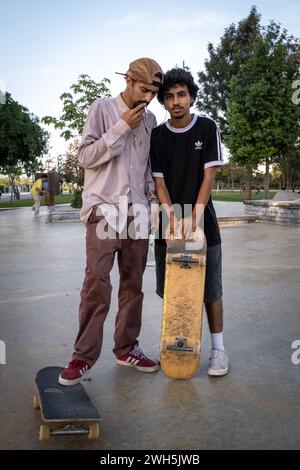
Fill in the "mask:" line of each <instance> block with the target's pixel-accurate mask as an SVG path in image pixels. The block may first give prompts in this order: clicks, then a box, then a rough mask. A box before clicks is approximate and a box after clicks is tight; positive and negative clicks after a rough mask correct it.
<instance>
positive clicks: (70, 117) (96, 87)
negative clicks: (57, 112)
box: [43, 75, 111, 140]
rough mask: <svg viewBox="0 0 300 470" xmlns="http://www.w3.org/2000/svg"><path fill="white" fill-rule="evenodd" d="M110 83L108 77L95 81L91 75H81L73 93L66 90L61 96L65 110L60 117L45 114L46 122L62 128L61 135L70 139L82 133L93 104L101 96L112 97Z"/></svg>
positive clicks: (72, 87) (73, 88)
mask: <svg viewBox="0 0 300 470" xmlns="http://www.w3.org/2000/svg"><path fill="white" fill-rule="evenodd" d="M109 84H110V80H109V79H108V78H103V80H102V81H101V82H95V81H94V80H92V79H91V78H90V77H89V75H80V76H79V78H78V81H77V83H74V84H73V85H71V87H70V89H71V91H72V93H69V92H66V93H63V94H62V95H61V96H60V100H61V101H62V103H63V112H62V115H61V116H60V117H59V118H56V117H53V116H44V117H43V122H44V123H45V124H49V125H50V124H52V125H54V128H55V129H59V130H62V132H61V134H60V136H61V137H63V138H64V139H65V140H70V139H72V138H74V137H78V135H80V134H82V130H83V126H84V123H85V120H86V117H87V113H88V110H89V108H90V106H91V104H92V103H93V102H94V101H95V100H96V99H99V98H107V97H110V96H111V94H110V90H109V88H108V87H107V85H109Z"/></svg>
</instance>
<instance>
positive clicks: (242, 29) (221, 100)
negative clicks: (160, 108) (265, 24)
mask: <svg viewBox="0 0 300 470" xmlns="http://www.w3.org/2000/svg"><path fill="white" fill-rule="evenodd" d="M260 18H261V16H260V15H259V14H258V12H257V9H256V7H255V6H253V7H252V9H251V11H250V13H249V15H248V17H247V18H245V19H243V20H241V21H240V22H239V23H238V26H236V25H234V24H231V25H230V26H229V27H228V28H226V29H225V33H224V35H223V36H222V37H221V40H220V44H219V45H217V46H216V47H215V46H214V45H213V44H212V43H209V44H208V54H209V59H207V60H206V61H205V63H204V65H205V71H201V72H199V73H198V77H199V92H198V97H197V101H196V106H197V108H198V109H199V110H200V111H202V112H205V113H207V114H208V115H209V116H211V117H212V118H213V119H215V120H216V121H217V122H218V124H219V126H220V129H221V131H222V133H223V134H225V133H226V130H227V127H228V124H227V120H226V117H225V113H226V112H227V102H228V99H229V96H230V80H231V78H232V77H233V76H234V75H238V73H239V70H240V67H241V65H242V64H244V63H245V62H246V61H247V59H248V58H249V57H251V56H252V55H253V51H254V49H255V45H256V42H257V40H258V38H259V37H260V34H261V33H260V32H261V25H260Z"/></svg>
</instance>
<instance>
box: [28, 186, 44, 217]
mask: <svg viewBox="0 0 300 470" xmlns="http://www.w3.org/2000/svg"><path fill="white" fill-rule="evenodd" d="M44 181H47V177H42V178H38V179H37V180H36V181H35V183H34V185H33V186H32V188H31V190H30V192H31V195H32V197H33V199H34V204H33V206H32V210H33V211H34V217H39V216H40V206H41V201H40V197H41V196H42V195H43V194H44V193H45V192H46V191H43V182H44Z"/></svg>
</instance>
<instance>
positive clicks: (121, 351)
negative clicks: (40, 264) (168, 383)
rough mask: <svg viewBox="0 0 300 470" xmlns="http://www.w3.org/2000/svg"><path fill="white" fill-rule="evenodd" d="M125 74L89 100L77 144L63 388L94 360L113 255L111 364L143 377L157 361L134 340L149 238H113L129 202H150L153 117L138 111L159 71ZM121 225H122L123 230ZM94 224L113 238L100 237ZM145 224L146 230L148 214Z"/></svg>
mask: <svg viewBox="0 0 300 470" xmlns="http://www.w3.org/2000/svg"><path fill="white" fill-rule="evenodd" d="M124 75H125V78H126V89H125V90H124V92H123V93H121V94H120V95H118V96H117V97H116V98H107V99H104V100H97V101H95V102H94V103H93V105H92V107H91V109H90V111H89V114H88V117H87V120H86V123H85V127H84V130H83V135H82V141H81V145H80V147H79V152H78V158H79V161H80V163H81V165H82V166H83V168H84V169H85V183H84V191H83V197H82V199H83V207H82V211H81V220H82V221H83V222H84V223H85V224H86V226H87V235H86V256H87V266H86V276H85V280H84V284H83V287H82V290H81V302H80V307H79V323H80V325H79V326H80V328H79V332H78V335H77V339H76V342H75V347H74V353H73V357H72V361H71V362H70V363H69V365H68V367H66V368H65V369H64V370H63V372H62V373H61V374H60V377H59V383H60V384H62V385H75V384H76V383H78V382H80V381H81V379H82V377H83V375H84V374H85V373H86V372H87V370H88V369H90V368H91V367H92V366H93V365H94V364H95V362H96V361H97V359H98V357H99V355H100V352H101V347H102V338H103V324H104V321H105V318H106V316H107V313H108V311H109V308H110V300H111V289H112V287H111V284H110V271H111V269H112V267H113V263H114V258H115V254H116V253H117V254H118V265H119V272H120V285H119V311H118V314H117V317H116V324H115V335H114V341H115V347H114V350H113V351H114V354H115V356H116V362H117V363H118V364H120V365H124V366H131V367H135V368H137V369H138V370H139V371H142V372H154V371H156V370H158V364H157V362H155V361H153V360H151V359H149V358H148V357H146V355H145V354H144V353H143V351H142V350H141V349H140V348H139V347H138V340H137V338H138V336H139V333H140V328H141V317H142V301H143V293H142V290H141V289H142V278H143V272H144V269H145V266H146V261H147V252H148V238H140V239H132V238H131V237H130V236H129V237H128V236H127V238H124V239H123V238H122V237H121V236H120V234H121V233H122V232H123V230H124V227H125V229H126V228H127V225H128V224H129V222H130V217H128V212H129V207H128V204H129V205H133V206H134V205H135V203H139V204H141V205H143V206H145V207H146V208H149V202H150V203H152V202H153V203H156V204H157V199H156V196H155V191H154V189H155V188H154V182H153V178H152V176H151V171H150V165H149V149H150V136H151V130H152V129H153V127H155V125H156V119H155V116H154V115H153V114H152V113H150V112H148V113H147V114H146V113H145V108H146V106H147V105H148V104H149V103H150V101H151V100H152V99H153V98H154V96H155V95H156V93H157V92H158V90H159V87H160V86H161V83H162V79H163V72H162V69H161V67H160V66H159V65H158V64H157V63H156V62H155V61H154V60H152V59H148V58H142V59H137V60H135V61H134V62H132V63H131V64H130V65H129V69H128V71H127V72H126V74H124ZM120 198H121V199H120ZM123 201H125V203H126V204H125V206H124V204H123ZM146 212H147V209H146ZM116 213H117V214H118V217H117V219H116V218H115V214H116ZM121 220H124V221H125V222H124V224H123V225H124V226H123V227H122V226H121V225H122V224H121ZM100 222H104V224H103V225H104V226H105V228H106V229H107V231H110V233H112V237H110V238H109V237H108V238H106V239H102V238H99V236H98V231H97V225H98V223H99V224H100ZM145 222H146V225H147V230H148V217H147V220H146V221H145ZM126 224H127V225H126Z"/></svg>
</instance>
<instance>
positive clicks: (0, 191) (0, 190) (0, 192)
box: [0, 189, 2, 199]
mask: <svg viewBox="0 0 300 470" xmlns="http://www.w3.org/2000/svg"><path fill="white" fill-rule="evenodd" d="M1 196H2V189H0V199H1Z"/></svg>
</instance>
